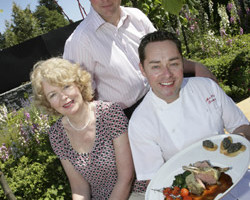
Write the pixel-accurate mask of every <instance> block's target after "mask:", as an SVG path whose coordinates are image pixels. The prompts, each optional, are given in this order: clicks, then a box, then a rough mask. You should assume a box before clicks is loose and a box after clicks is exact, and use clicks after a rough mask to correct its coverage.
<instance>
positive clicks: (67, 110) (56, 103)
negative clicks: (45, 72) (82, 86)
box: [42, 81, 83, 116]
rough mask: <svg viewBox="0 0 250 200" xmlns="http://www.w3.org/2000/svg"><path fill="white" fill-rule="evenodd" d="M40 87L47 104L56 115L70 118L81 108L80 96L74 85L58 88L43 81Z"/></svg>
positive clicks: (81, 100) (81, 99)
mask: <svg viewBox="0 0 250 200" xmlns="http://www.w3.org/2000/svg"><path fill="white" fill-rule="evenodd" d="M42 86H43V91H44V94H45V96H46V98H47V100H48V102H49V103H50V105H51V107H52V108H53V109H55V110H56V111H57V112H58V113H60V114H62V115H67V116H70V115H74V114H76V113H77V112H78V111H80V109H81V108H82V106H83V98H82V94H81V92H80V90H79V88H78V87H77V86H76V85H75V84H70V85H65V86H62V87H59V86H54V85H51V84H50V83H48V82H47V81H43V82H42Z"/></svg>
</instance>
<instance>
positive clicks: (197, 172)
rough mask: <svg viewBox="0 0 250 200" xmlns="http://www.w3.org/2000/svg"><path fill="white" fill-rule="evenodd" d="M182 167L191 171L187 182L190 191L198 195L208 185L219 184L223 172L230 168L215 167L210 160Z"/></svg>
mask: <svg viewBox="0 0 250 200" xmlns="http://www.w3.org/2000/svg"><path fill="white" fill-rule="evenodd" d="M182 168H183V169H184V170H187V171H190V172H191V174H190V175H188V176H187V177H186V184H187V188H188V189H189V191H190V192H191V193H192V194H196V195H201V194H202V193H203V192H204V190H205V189H206V185H215V184H218V183H219V178H220V175H221V172H226V171H228V170H229V168H228V167H227V168H220V167H213V166H211V164H210V163H209V162H208V161H203V162H196V163H195V164H194V165H189V166H183V167H182Z"/></svg>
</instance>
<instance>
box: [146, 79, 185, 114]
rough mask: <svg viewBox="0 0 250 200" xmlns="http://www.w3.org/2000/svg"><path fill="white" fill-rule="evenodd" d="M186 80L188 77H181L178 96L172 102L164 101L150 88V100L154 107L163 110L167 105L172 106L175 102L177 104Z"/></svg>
mask: <svg viewBox="0 0 250 200" xmlns="http://www.w3.org/2000/svg"><path fill="white" fill-rule="evenodd" d="M187 81H188V79H183V81H182V84H181V90H180V94H179V98H178V99H176V100H175V101H174V102H172V103H167V102H166V101H164V100H162V99H161V98H159V97H158V96H156V95H155V93H154V92H153V91H152V88H150V91H149V95H150V96H151V99H152V102H153V104H154V105H155V107H156V108H157V109H161V110H163V109H168V108H169V107H172V106H175V105H176V104H178V102H179V101H181V97H182V92H183V88H184V87H185V85H186V84H187Z"/></svg>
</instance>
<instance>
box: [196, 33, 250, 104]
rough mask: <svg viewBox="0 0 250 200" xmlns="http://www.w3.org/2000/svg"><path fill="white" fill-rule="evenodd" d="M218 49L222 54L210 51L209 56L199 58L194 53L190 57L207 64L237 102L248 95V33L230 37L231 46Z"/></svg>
mask: <svg viewBox="0 0 250 200" xmlns="http://www.w3.org/2000/svg"><path fill="white" fill-rule="evenodd" d="M211 46H213V44H211ZM220 51H222V52H223V54H222V55H218V54H216V53H211V56H210V57H209V58H202V59H199V58H198V57H197V54H196V55H195V56H194V57H192V58H193V59H195V60H198V61H199V62H201V63H202V64H204V65H205V66H207V67H208V68H209V69H210V70H211V71H212V72H213V73H214V75H215V76H216V77H217V79H218V80H219V82H220V85H221V87H222V88H223V89H224V91H225V92H226V93H227V94H228V95H229V96H230V97H231V98H232V99H233V100H234V101H235V102H239V101H241V100H243V99H245V98H247V97H249V96H250V90H249V86H250V34H247V35H242V36H236V37H235V38H232V43H231V46H230V47H227V48H226V47H223V48H221V49H220ZM199 53H200V52H199Z"/></svg>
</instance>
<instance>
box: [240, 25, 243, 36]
mask: <svg viewBox="0 0 250 200" xmlns="http://www.w3.org/2000/svg"><path fill="white" fill-rule="evenodd" d="M243 33H244V31H243V28H241V27H240V35H243Z"/></svg>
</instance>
